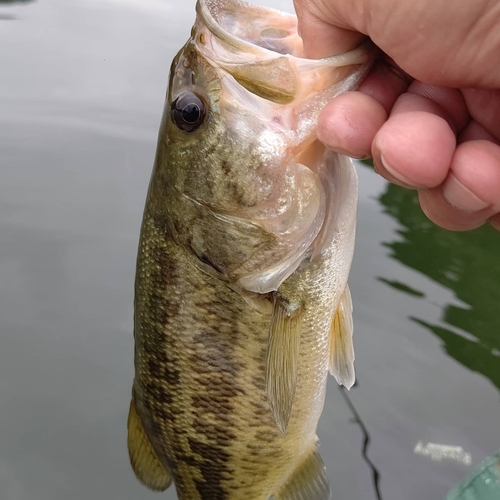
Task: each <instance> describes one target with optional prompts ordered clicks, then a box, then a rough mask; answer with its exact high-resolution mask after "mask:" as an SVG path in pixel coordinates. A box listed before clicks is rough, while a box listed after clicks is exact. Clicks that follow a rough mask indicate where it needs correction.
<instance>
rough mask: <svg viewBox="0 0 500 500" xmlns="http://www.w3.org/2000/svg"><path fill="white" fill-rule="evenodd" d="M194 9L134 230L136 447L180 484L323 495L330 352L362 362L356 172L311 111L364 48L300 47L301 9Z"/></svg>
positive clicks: (137, 465) (342, 370)
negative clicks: (318, 51)
mask: <svg viewBox="0 0 500 500" xmlns="http://www.w3.org/2000/svg"><path fill="white" fill-rule="evenodd" d="M197 11H198V18H197V22H196V24H195V27H194V29H193V33H192V38H191V39H190V40H189V41H188V43H187V44H186V45H185V46H184V47H183V49H181V51H180V53H179V54H178V55H177V56H176V58H175V59H174V62H173V64H172V68H171V76H170V85H169V91H168V96H167V104H166V108H165V113H164V118H163V122H162V126H161V129H160V134H159V140H158V149H157V156H156V162H155V168H154V171H153V175H152V179H151V184H150V187H149V192H148V197H147V201H146V207H145V212H144V219H143V225H142V230H141V236H140V244H139V252H138V260H137V274H136V284H135V320H134V321H135V332H134V337H135V378H134V383H133V391H132V392H133V394H132V404H131V409H130V415H129V423H128V427H129V438H128V444H129V452H130V459H131V462H132V466H133V468H134V471H135V473H136V475H137V477H138V478H139V480H141V481H142V482H143V483H144V484H145V485H146V486H148V487H150V488H152V489H155V490H164V489H165V488H167V487H168V486H169V485H170V484H171V482H172V481H173V482H174V483H175V487H176V489H177V493H178V496H179V498H180V499H181V500H186V499H193V500H197V499H200V500H206V499H220V500H224V499H226V500H231V499H239V498H242V499H243V498H244V499H256V500H258V499H263V500H265V499H268V498H269V497H271V496H273V498H280V499H288V498H297V499H306V498H307V499H308V500H320V499H324V498H328V495H329V487H328V483H327V481H326V476H325V473H324V467H323V465H322V462H321V459H320V458H319V456H318V455H317V453H316V447H317V437H316V426H317V423H318V420H319V417H320V415H321V411H322V408H323V403H324V395H325V387H326V378H327V373H328V369H330V371H331V372H332V373H333V374H334V375H335V376H336V378H337V380H339V382H341V383H344V384H345V385H348V386H350V385H352V382H353V380H354V379H353V377H354V372H353V367H352V363H353V360H354V353H353V351H352V338H351V334H352V324H351V323H350V321H351V320H350V317H351V310H352V305H351V303H350V295H349V292H348V288H347V278H348V273H349V268H350V263H351V259H352V253H353V249H354V231H355V217H356V203H357V178H356V173H355V170H354V167H353V166H352V163H351V162H350V161H349V160H348V159H347V158H343V157H339V156H337V155H335V154H333V153H329V152H327V151H326V150H325V149H324V147H323V146H322V145H320V144H319V143H318V141H317V140H316V138H315V132H314V128H315V121H316V118H317V115H318V113H319V110H320V109H321V107H322V106H323V105H324V104H325V103H326V102H327V101H328V99H330V98H331V97H332V96H333V95H336V94H337V93H339V92H341V91H343V90H346V89H348V88H352V87H353V86H355V85H356V83H357V82H359V80H360V79H361V77H362V75H363V74H364V73H365V72H366V69H367V68H368V66H369V61H370V51H369V50H368V49H367V48H360V49H358V50H357V51H354V52H353V53H351V55H349V54H346V55H343V56H338V58H332V59H330V60H325V61H307V60H305V59H300V58H298V57H296V55H294V54H300V51H301V44H300V39H299V38H298V36H297V34H296V20H295V18H294V17H293V16H288V15H283V14H278V13H276V12H275V11H271V10H267V9H262V8H258V7H250V6H243V7H242V4H240V3H239V2H235V1H228V2H225V4H224V7H222V5H221V4H219V3H218V2H215V1H213V0H212V1H209V0H206V2H203V1H200V2H199V3H198V5H197ZM238 16H239V17H241V19H242V20H241V22H238V21H235V19H238ZM248 16H250V17H251V18H252V20H253V23H252V24H249V23H248V22H247V17H248ZM245 30H246V31H245ZM255 30H257V31H255ZM259 37H260V38H259ZM264 69H265V71H264Z"/></svg>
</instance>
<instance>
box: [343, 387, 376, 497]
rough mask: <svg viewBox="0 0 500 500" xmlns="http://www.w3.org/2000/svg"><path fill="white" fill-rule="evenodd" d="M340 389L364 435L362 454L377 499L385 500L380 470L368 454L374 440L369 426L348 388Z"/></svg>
mask: <svg viewBox="0 0 500 500" xmlns="http://www.w3.org/2000/svg"><path fill="white" fill-rule="evenodd" d="M356 386H359V379H356V382H355V383H354V387H356ZM338 389H339V391H340V393H341V394H342V397H343V398H344V401H345V402H346V404H347V407H348V408H349V410H350V411H351V413H352V418H353V422H354V423H356V424H357V425H359V427H360V429H361V433H362V435H363V442H362V445H361V456H362V457H363V460H364V461H365V462H366V463H367V465H368V467H369V468H370V470H371V474H372V482H373V491H374V494H375V498H376V500H383V498H382V492H381V490H380V480H381V475H380V471H379V470H378V468H377V467H376V466H375V464H374V463H373V461H372V459H371V458H370V457H369V456H368V448H369V447H370V443H371V440H372V438H371V436H370V433H369V432H368V428H367V427H366V425H365V423H364V421H363V419H362V418H361V415H360V414H359V412H358V410H357V408H356V407H355V406H354V403H353V402H352V399H351V398H350V397H349V394H348V393H347V390H346V388H345V387H344V386H341V385H339V386H338Z"/></svg>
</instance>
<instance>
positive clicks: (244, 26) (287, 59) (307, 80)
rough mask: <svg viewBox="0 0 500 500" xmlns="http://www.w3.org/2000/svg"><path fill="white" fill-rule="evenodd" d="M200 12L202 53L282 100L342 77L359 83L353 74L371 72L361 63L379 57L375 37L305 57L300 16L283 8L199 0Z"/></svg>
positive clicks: (196, 33)
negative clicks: (333, 52)
mask: <svg viewBox="0 0 500 500" xmlns="http://www.w3.org/2000/svg"><path fill="white" fill-rule="evenodd" d="M196 12H197V14H198V16H197V20H196V23H195V25H194V27H193V32H192V36H193V39H194V40H195V43H196V46H197V49H198V50H199V51H200V53H202V54H203V56H204V57H206V58H207V59H208V60H210V61H211V62H212V63H213V64H214V65H216V66H220V67H221V68H222V69H224V70H225V71H227V72H228V73H230V74H231V75H232V76H233V77H234V78H235V79H236V80H237V81H238V82H239V83H240V84H241V85H243V86H244V87H246V88H247V90H250V91H252V92H255V93H256V94H257V95H260V96H261V97H264V98H265V99H268V100H270V101H272V102H275V103H278V104H289V103H291V102H293V101H295V100H304V99H305V98H306V97H307V96H308V95H309V94H311V93H314V92H318V91H319V90H324V89H329V88H331V87H335V85H336V84H337V83H338V82H341V81H346V86H347V85H348V86H349V88H353V87H355V86H356V84H357V83H358V82H353V81H351V80H352V79H353V78H356V79H358V80H360V79H361V78H362V77H363V76H364V74H365V72H359V71H356V69H357V68H358V67H360V66H362V65H365V66H366V69H367V70H368V66H369V65H367V64H366V63H368V62H369V61H371V60H373V59H374V57H373V55H374V48H373V46H372V44H371V43H370V42H365V43H363V44H361V45H360V46H359V47H357V48H355V49H354V50H351V51H349V52H346V53H343V54H340V55H337V56H333V57H329V58H325V59H318V60H313V59H306V58H304V51H303V43H302V39H301V37H300V36H299V34H298V31H297V18H296V16H294V15H292V14H287V13H283V12H280V11H277V10H273V9H268V8H263V7H259V6H256V5H250V4H245V3H242V2H239V1H235V0H224V1H222V0H198V3H197V5H196ZM353 74H354V75H355V76H352V75H353ZM350 76H351V78H349V77H350ZM339 90H341V91H342V89H339ZM331 97H333V95H332V96H331Z"/></svg>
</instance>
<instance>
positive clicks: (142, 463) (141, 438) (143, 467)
mask: <svg viewBox="0 0 500 500" xmlns="http://www.w3.org/2000/svg"><path fill="white" fill-rule="evenodd" d="M127 428H128V440H127V444H128V453H129V457H130V463H131V465H132V469H133V470H134V473H135V475H136V476H137V479H138V480H139V481H140V482H141V483H142V484H144V486H147V487H148V488H149V489H151V490H154V491H164V490H166V489H167V488H168V487H169V486H170V484H171V483H172V476H171V475H170V473H169V472H168V471H167V470H166V469H165V467H164V466H163V465H162V463H161V462H160V461H159V460H158V456H157V455H156V453H155V451H154V450H153V448H152V446H151V443H150V441H149V439H148V437H147V436H146V433H145V432H144V428H143V427H142V423H141V421H140V420H139V416H138V415H137V410H136V407H135V402H134V400H133V399H132V401H131V402H130V411H129V414H128V422H127Z"/></svg>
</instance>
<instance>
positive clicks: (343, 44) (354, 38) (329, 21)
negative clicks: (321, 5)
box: [293, 0, 365, 59]
mask: <svg viewBox="0 0 500 500" xmlns="http://www.w3.org/2000/svg"><path fill="white" fill-rule="evenodd" d="M293 3H294V6H295V12H296V13H297V19H298V28H299V33H300V36H301V37H302V40H303V42H304V55H305V56H306V57H309V58H311V59H321V58H323V57H330V56H334V55H338V54H342V53H343V52H347V51H348V50H351V49H353V48H355V47H357V46H358V45H359V44H360V43H361V41H362V40H363V39H364V38H365V36H364V35H363V34H362V33H359V32H358V31H353V30H352V29H348V28H346V27H343V26H342V22H341V21H340V20H338V19H335V16H334V15H333V14H330V15H329V17H328V18H327V17H323V16H320V15H318V14H316V12H315V9H314V0H313V1H312V0H294V2H293Z"/></svg>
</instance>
